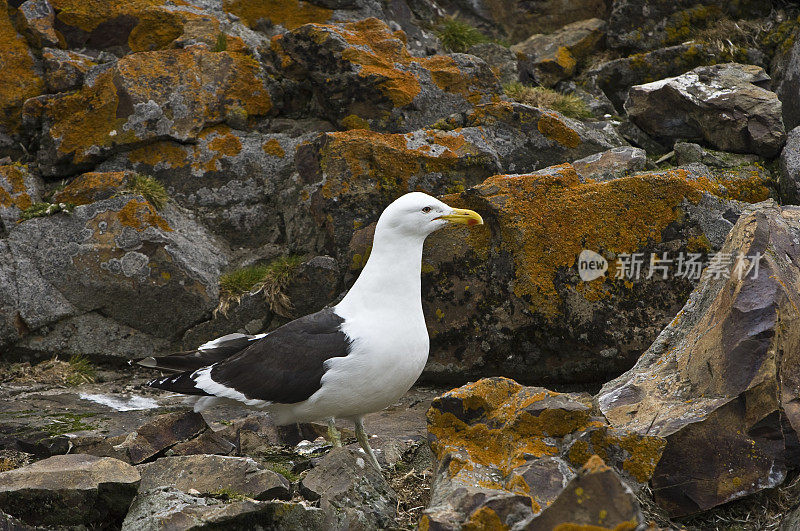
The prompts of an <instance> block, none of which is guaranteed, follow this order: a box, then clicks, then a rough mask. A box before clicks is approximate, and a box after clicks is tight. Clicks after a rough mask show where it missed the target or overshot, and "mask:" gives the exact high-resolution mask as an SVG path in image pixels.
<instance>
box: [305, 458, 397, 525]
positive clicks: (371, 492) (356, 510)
mask: <svg viewBox="0 0 800 531" xmlns="http://www.w3.org/2000/svg"><path fill="white" fill-rule="evenodd" d="M300 492H301V493H302V494H303V496H304V497H305V498H306V499H308V500H312V501H317V500H319V507H320V508H321V509H322V510H323V511H324V512H325V515H326V524H327V525H328V529H337V530H338V529H341V530H345V529H353V530H363V531H367V530H369V529H382V528H386V527H390V526H391V525H392V524H393V522H394V515H395V512H396V509H397V495H396V494H395V493H394V491H393V490H392V488H391V487H390V486H389V484H388V483H387V482H386V480H385V479H384V478H383V475H382V474H381V473H380V472H379V471H377V470H375V469H374V468H372V466H371V465H370V464H369V462H368V461H366V459H365V456H364V454H363V453H361V452H359V451H356V450H352V449H350V448H334V449H333V450H331V451H330V452H328V454H327V455H325V457H323V458H322V459H321V460H320V462H319V463H318V464H317V465H316V466H315V467H314V468H313V469H311V471H310V472H309V473H308V474H307V475H306V476H305V477H304V478H303V479H302V481H301V482H300Z"/></svg>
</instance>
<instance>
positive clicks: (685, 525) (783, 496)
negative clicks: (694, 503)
mask: <svg viewBox="0 0 800 531" xmlns="http://www.w3.org/2000/svg"><path fill="white" fill-rule="evenodd" d="M638 498H639V503H640V504H641V506H642V512H643V513H644V516H645V521H652V522H653V523H655V524H656V525H657V526H658V527H661V528H666V529H669V528H674V529H681V530H686V531H777V530H778V529H779V528H780V525H781V521H782V520H783V518H784V516H786V514H787V513H789V512H790V511H792V510H793V509H796V508H797V507H798V506H800V473H798V472H794V473H791V474H790V475H789V477H788V478H787V480H786V481H785V482H784V483H783V485H781V486H779V487H776V488H774V489H768V490H764V491H761V492H759V493H756V494H754V495H752V496H748V497H747V498H743V499H741V500H736V501H733V502H730V503H726V504H725V505H721V506H719V507H717V508H715V509H712V510H710V511H706V512H705V513H702V514H699V515H697V516H691V517H688V518H681V519H680V520H677V521H673V520H671V519H670V518H669V517H668V516H667V515H666V513H665V512H664V511H663V509H661V508H660V507H659V506H657V505H656V504H655V502H654V501H653V493H652V491H651V490H650V488H649V487H645V489H643V490H642V491H641V492H640V493H639V495H638Z"/></svg>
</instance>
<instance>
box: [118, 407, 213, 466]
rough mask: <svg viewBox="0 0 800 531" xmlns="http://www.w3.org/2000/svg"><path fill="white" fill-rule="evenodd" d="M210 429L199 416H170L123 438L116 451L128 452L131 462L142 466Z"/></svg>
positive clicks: (157, 419) (187, 412)
mask: <svg viewBox="0 0 800 531" xmlns="http://www.w3.org/2000/svg"><path fill="white" fill-rule="evenodd" d="M208 429H209V428H208V424H206V421H205V420H204V419H203V416H202V415H201V414H199V413H194V412H193V411H185V412H176V413H167V414H166V415H160V416H158V417H156V418H154V419H152V420H150V421H149V422H148V423H146V424H144V425H143V426H140V427H139V428H138V429H137V430H136V431H134V432H131V433H129V434H128V435H127V436H125V437H124V438H122V437H120V438H122V441H121V442H119V443H118V444H116V445H115V449H117V450H120V451H124V452H126V453H127V455H128V459H129V460H130V462H131V463H133V464H138V463H141V462H143V461H146V460H148V459H151V458H152V457H154V456H156V455H158V454H159V453H161V452H163V451H164V450H166V449H168V448H170V447H172V446H174V445H176V444H178V443H180V442H183V441H186V440H188V439H192V438H194V437H197V436H198V435H200V434H201V433H202V432H204V431H205V430H208Z"/></svg>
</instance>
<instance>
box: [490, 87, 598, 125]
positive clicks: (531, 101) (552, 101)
mask: <svg viewBox="0 0 800 531" xmlns="http://www.w3.org/2000/svg"><path fill="white" fill-rule="evenodd" d="M503 91H504V92H505V93H506V96H508V97H509V98H511V99H512V100H514V101H516V102H519V103H524V104H526V105H532V106H534V107H540V108H545V109H552V110H554V111H558V112H560V113H561V114H563V115H564V116H569V117H570V118H591V117H592V116H593V115H592V111H590V110H589V108H588V107H587V106H586V103H585V102H584V101H583V100H582V99H580V98H579V97H577V96H574V95H572V94H561V93H560V92H557V91H555V90H553V89H549V88H545V87H533V86H530V85H525V84H523V83H520V82H518V81H514V82H512V83H507V84H505V85H503Z"/></svg>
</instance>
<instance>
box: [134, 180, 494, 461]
mask: <svg viewBox="0 0 800 531" xmlns="http://www.w3.org/2000/svg"><path fill="white" fill-rule="evenodd" d="M454 223H455V224H464V225H468V226H471V225H480V224H483V219H482V218H481V216H480V215H479V214H478V213H477V212H474V211H472V210H466V209H460V208H452V207H450V206H448V205H446V204H445V203H443V202H442V201H439V200H438V199H436V198H434V197H431V196H429V195H427V194H424V193H421V192H412V193H408V194H405V195H403V196H401V197H400V198H398V199H397V200H395V201H394V202H393V203H391V204H390V205H389V206H388V207H386V209H385V210H384V211H383V213H382V214H381V216H380V218H379V219H378V223H377V225H376V227H375V236H374V239H373V244H372V251H371V253H370V256H369V259H368V260H367V263H366V265H365V266H364V268H363V270H362V271H361V274H360V275H359V277H358V279H357V280H356V282H355V283H354V284H353V287H352V288H350V291H349V292H348V293H347V295H345V297H344V298H343V299H342V300H341V302H339V303H338V304H337V305H335V306H333V307H327V308H324V309H322V310H320V311H318V312H316V313H313V314H310V315H306V316H305V317H300V318H299V319H296V320H294V321H291V322H289V323H287V324H285V325H283V326H281V327H279V328H276V329H275V330H273V331H272V332H269V333H266V334H257V335H246V334H239V333H236V334H228V335H226V336H223V337H220V338H217V339H214V340H213V341H209V342H207V343H205V344H203V345H201V346H199V347H198V348H197V349H196V350H194V351H189V352H183V353H178V354H173V355H169V356H163V357H148V358H144V359H143V360H140V361H139V364H140V365H143V366H145V367H151V368H156V369H162V370H168V371H174V372H178V374H173V375H171V376H167V377H164V378H159V379H156V380H152V381H150V382H148V383H147V385H148V386H149V387H154V388H158V389H164V390H167V391H172V392H176V393H182V394H186V395H193V396H195V397H197V398H196V402H195V404H194V409H195V411H202V410H204V409H206V408H207V407H210V406H212V405H214V404H215V403H218V402H220V401H231V400H233V401H236V402H239V403H242V404H245V405H246V406H249V407H251V408H258V409H263V410H265V411H266V412H267V413H268V414H269V415H270V417H272V419H273V421H274V422H275V424H277V425H285V424H292V423H296V422H314V421H327V423H328V435H329V438H330V439H331V442H332V443H333V445H334V446H341V437H340V436H339V433H338V431H337V430H336V427H335V424H334V422H335V419H337V418H342V419H348V420H351V421H352V422H353V423H354V424H355V432H356V438H357V439H358V442H359V444H360V445H361V447H362V448H363V450H364V452H365V453H366V455H367V457H368V460H369V461H370V463H371V464H372V465H373V466H374V467H375V468H377V469H378V470H380V469H381V468H380V465H379V464H378V461H377V459H375V454H374V452H373V451H372V448H371V447H370V445H369V440H368V437H367V433H366V431H365V430H364V415H366V414H367V413H373V412H375V411H380V410H382V409H384V408H386V407H388V406H390V405H391V404H393V403H395V402H396V401H397V400H398V399H399V398H400V397H401V396H403V395H404V394H405V393H406V391H408V390H409V389H410V388H411V386H412V385H413V384H414V382H415V381H416V380H417V378H418V377H419V375H420V374H421V373H422V370H423V368H424V367H425V363H426V362H427V360H428V349H429V339H428V329H427V327H426V325H425V317H424V316H423V314H422V296H421V290H420V273H421V265H422V246H423V243H424V241H425V238H426V237H427V236H428V235H429V234H431V233H432V232H434V231H436V230H438V229H441V228H442V227H444V226H446V225H449V224H454Z"/></svg>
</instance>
